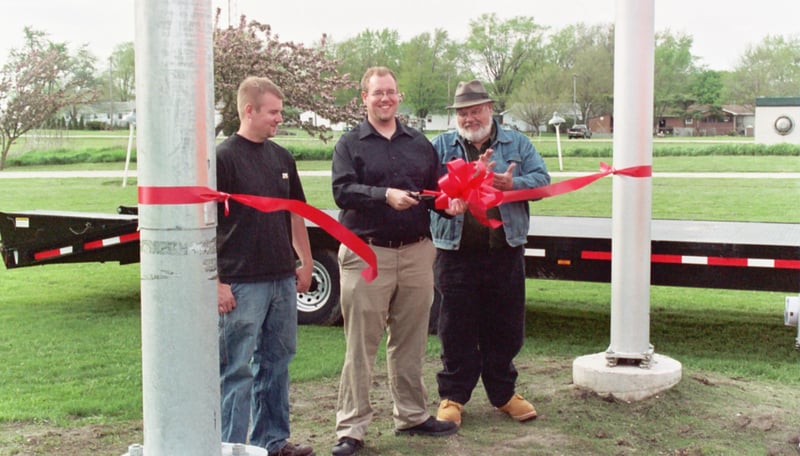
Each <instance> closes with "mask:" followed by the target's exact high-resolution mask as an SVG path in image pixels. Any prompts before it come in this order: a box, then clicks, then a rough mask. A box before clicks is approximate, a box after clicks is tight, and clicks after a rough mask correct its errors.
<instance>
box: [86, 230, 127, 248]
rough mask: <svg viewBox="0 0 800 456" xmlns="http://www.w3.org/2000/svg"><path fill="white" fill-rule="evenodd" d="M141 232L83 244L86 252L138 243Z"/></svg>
mask: <svg viewBox="0 0 800 456" xmlns="http://www.w3.org/2000/svg"><path fill="white" fill-rule="evenodd" d="M138 240H139V232H138V231H137V232H135V233H129V234H123V235H122V236H114V237H110V238H106V239H98V240H96V241H91V242H87V243H85V244H83V248H84V250H93V249H99V248H101V247H108V246H109V245H116V244H125V243H126V242H131V241H138Z"/></svg>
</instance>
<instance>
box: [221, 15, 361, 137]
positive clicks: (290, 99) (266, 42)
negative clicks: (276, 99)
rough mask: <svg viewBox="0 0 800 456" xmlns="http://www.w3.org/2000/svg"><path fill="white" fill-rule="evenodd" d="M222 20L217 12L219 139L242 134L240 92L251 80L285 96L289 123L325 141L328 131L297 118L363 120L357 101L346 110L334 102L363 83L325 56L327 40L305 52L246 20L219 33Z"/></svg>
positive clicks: (335, 120) (347, 106)
mask: <svg viewBox="0 0 800 456" xmlns="http://www.w3.org/2000/svg"><path fill="white" fill-rule="evenodd" d="M219 17H220V10H219V9H218V10H217V18H216V21H215V22H216V24H215V27H214V99H215V103H216V106H217V109H218V110H219V112H220V113H221V115H222V121H221V122H220V123H219V124H218V125H217V126H216V133H217V134H219V132H223V133H224V134H230V133H232V132H235V131H236V130H237V129H238V126H239V117H238V113H237V109H236V91H237V89H238V87H239V83H241V82H242V80H244V79H245V78H246V77H247V76H266V77H268V78H270V79H272V81H273V82H275V83H276V84H277V85H278V86H279V87H281V89H282V90H283V92H284V96H285V99H284V109H285V110H286V111H287V113H288V114H287V115H286V116H285V123H286V124H288V125H292V124H296V125H297V126H299V127H301V128H302V129H304V130H305V131H307V132H308V133H309V134H311V135H314V136H318V137H320V138H321V139H324V140H327V139H330V138H332V134H331V129H330V127H328V126H324V125H314V124H313V123H312V122H305V123H301V122H300V120H299V118H298V117H296V114H299V113H301V112H305V111H313V112H314V113H315V114H316V115H317V116H319V117H322V118H325V119H328V120H329V121H330V122H331V123H332V124H333V123H338V122H345V123H348V124H355V123H357V122H359V121H360V120H361V118H362V117H363V113H362V112H361V108H360V100H359V99H352V100H350V101H349V102H348V103H346V104H344V105H341V104H337V103H336V101H335V92H336V91H337V90H340V89H352V88H353V87H357V85H358V82H359V81H355V80H353V79H352V78H351V77H350V75H348V74H339V72H338V70H337V62H336V61H335V60H331V59H330V58H328V57H327V56H326V54H325V52H324V51H323V50H324V48H325V39H326V38H325V36H324V35H323V37H322V40H321V42H320V45H319V47H318V48H307V47H305V46H304V45H302V44H296V43H292V42H281V41H280V40H279V37H278V35H273V34H272V31H271V29H270V26H269V25H267V24H262V23H260V22H258V21H255V20H251V21H249V22H248V21H247V20H246V18H245V16H242V17H241V20H240V22H239V25H238V26H236V27H234V26H230V27H228V28H225V29H223V28H220V26H219ZM292 113H294V114H295V115H292Z"/></svg>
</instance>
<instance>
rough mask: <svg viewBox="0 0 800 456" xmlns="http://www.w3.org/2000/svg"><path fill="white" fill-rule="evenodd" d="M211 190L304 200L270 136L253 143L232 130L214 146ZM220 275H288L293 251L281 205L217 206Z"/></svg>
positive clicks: (233, 278)
mask: <svg viewBox="0 0 800 456" xmlns="http://www.w3.org/2000/svg"><path fill="white" fill-rule="evenodd" d="M217 190H219V191H222V192H226V193H238V194H246V195H255V196H266V197H273V198H288V199H296V200H300V201H303V202H305V200H306V199H305V194H304V193H303V187H302V185H301V183H300V177H299V176H298V174H297V164H296V163H295V161H294V158H293V157H292V155H291V154H290V153H289V151H287V150H286V149H284V148H283V147H281V146H279V145H278V144H275V143H274V142H272V141H269V140H267V141H265V142H263V143H254V142H252V141H249V140H247V139H245V138H243V137H241V136H239V135H238V134H234V135H232V136H231V137H229V138H228V139H226V140H225V141H223V142H222V143H220V144H219V145H218V146H217ZM217 219H218V223H217V262H218V269H219V277H220V281H222V282H223V283H231V282H262V281H271V280H280V279H285V278H288V277H293V276H294V273H295V261H296V257H295V254H294V249H293V247H292V234H291V218H290V214H289V212H287V211H275V212H269V213H265V212H261V211H259V210H257V209H254V208H251V207H249V206H245V205H242V204H240V203H238V202H236V201H233V200H230V214H229V215H228V216H225V212H224V206H223V205H222V204H220V205H219V207H218V216H217Z"/></svg>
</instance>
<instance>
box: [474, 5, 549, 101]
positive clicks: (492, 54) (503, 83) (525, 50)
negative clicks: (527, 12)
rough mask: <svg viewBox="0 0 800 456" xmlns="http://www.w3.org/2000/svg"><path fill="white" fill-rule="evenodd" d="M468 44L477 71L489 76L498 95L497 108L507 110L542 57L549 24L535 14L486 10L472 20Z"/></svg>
mask: <svg viewBox="0 0 800 456" xmlns="http://www.w3.org/2000/svg"><path fill="white" fill-rule="evenodd" d="M469 26H470V34H469V36H468V38H467V41H466V47H467V49H468V50H469V51H470V54H471V56H472V57H473V59H474V60H473V64H474V66H475V73H476V74H478V75H480V76H481V77H483V78H485V79H486V82H488V85H489V87H488V88H487V89H488V90H491V91H492V94H493V96H494V97H495V100H496V103H495V109H496V110H497V111H498V112H503V111H505V109H506V102H507V100H508V98H509V96H510V95H511V93H512V92H513V91H514V89H515V88H516V87H517V86H518V85H520V84H521V83H522V81H523V80H524V79H525V76H527V74H528V73H529V72H530V71H531V69H532V68H535V65H536V64H537V62H539V61H540V60H541V58H542V35H543V33H544V31H545V28H544V27H542V26H539V25H537V24H536V23H535V22H534V21H533V18H532V17H524V16H517V17H512V18H511V19H507V20H500V19H499V18H498V17H497V15H496V14H494V13H491V14H483V15H481V16H480V17H479V18H478V19H475V20H472V21H470V23H469Z"/></svg>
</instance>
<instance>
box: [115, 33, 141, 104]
mask: <svg viewBox="0 0 800 456" xmlns="http://www.w3.org/2000/svg"><path fill="white" fill-rule="evenodd" d="M135 60H136V59H135V58H134V47H133V42H131V41H128V42H125V43H121V44H118V45H117V46H116V47H115V48H114V52H112V53H111V69H112V72H111V76H112V81H113V87H114V98H115V101H130V100H133V99H135V98H136V64H135Z"/></svg>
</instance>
